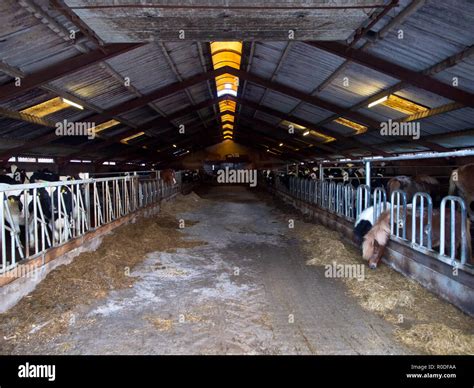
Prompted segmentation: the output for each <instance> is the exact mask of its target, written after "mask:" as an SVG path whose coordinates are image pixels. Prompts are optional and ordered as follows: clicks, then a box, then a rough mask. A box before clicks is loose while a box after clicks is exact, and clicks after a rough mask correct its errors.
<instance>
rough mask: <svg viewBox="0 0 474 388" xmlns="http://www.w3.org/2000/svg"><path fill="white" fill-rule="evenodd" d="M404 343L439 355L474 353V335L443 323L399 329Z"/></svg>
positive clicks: (398, 336) (397, 332)
mask: <svg viewBox="0 0 474 388" xmlns="http://www.w3.org/2000/svg"><path fill="white" fill-rule="evenodd" d="M395 335H396V337H397V338H398V339H400V340H401V341H402V342H403V343H404V344H406V345H408V346H413V347H415V348H418V349H420V350H423V351H424V352H426V353H429V354H437V355H451V354H457V355H474V335H466V334H464V333H462V332H461V331H460V330H458V329H452V328H450V327H448V326H446V325H444V324H442V323H432V324H426V323H424V324H418V325H414V326H413V327H412V328H411V329H409V330H397V331H396V333H395Z"/></svg>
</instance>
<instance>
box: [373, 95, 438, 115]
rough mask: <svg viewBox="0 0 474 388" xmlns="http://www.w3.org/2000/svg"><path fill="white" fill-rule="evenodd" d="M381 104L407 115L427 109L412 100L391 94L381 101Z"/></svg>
mask: <svg viewBox="0 0 474 388" xmlns="http://www.w3.org/2000/svg"><path fill="white" fill-rule="evenodd" d="M381 104H382V105H385V106H388V107H389V108H392V109H395V110H397V111H399V112H402V113H405V114H407V115H412V114H415V113H422V112H426V111H428V110H429V108H427V107H426V106H423V105H420V104H417V103H415V102H413V101H410V100H407V99H405V98H402V97H399V96H396V95H395V94H391V95H390V96H389V97H388V99H387V100H385V101H383V102H382V103H381Z"/></svg>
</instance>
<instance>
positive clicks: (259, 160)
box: [180, 140, 283, 169]
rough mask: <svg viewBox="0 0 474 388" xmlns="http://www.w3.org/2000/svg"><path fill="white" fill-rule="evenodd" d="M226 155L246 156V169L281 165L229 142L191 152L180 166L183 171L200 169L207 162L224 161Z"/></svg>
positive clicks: (249, 149)
mask: <svg viewBox="0 0 474 388" xmlns="http://www.w3.org/2000/svg"><path fill="white" fill-rule="evenodd" d="M227 155H234V156H237V155H238V156H239V157H243V156H247V157H248V160H249V165H248V168H271V167H274V166H277V165H281V164H283V162H282V161H281V160H279V159H276V158H273V157H271V155H268V153H266V152H260V151H256V150H254V149H251V148H248V147H245V146H243V145H241V144H238V143H235V142H233V141H230V140H226V141H223V142H221V143H219V144H216V145H213V146H211V147H207V148H206V149H204V150H201V151H197V152H193V153H192V154H190V155H188V156H186V157H184V158H183V160H182V161H181V163H180V166H181V167H182V168H184V169H200V168H202V167H203V165H204V163H205V162H206V161H209V160H221V161H225V159H226V156H227Z"/></svg>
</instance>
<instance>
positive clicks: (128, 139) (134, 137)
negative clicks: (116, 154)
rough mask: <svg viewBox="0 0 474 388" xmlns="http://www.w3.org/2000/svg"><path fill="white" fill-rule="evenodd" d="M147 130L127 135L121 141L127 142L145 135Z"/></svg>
mask: <svg viewBox="0 0 474 388" xmlns="http://www.w3.org/2000/svg"><path fill="white" fill-rule="evenodd" d="M144 134H145V132H138V133H136V134H135V135H132V136H129V137H126V138H125V139H122V140H120V142H121V143H123V144H127V143H128V142H129V141H130V140H133V139H136V138H137V137H140V136H143V135H144Z"/></svg>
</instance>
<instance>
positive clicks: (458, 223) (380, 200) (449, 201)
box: [275, 177, 470, 266]
mask: <svg viewBox="0 0 474 388" xmlns="http://www.w3.org/2000/svg"><path fill="white" fill-rule="evenodd" d="M286 182H287V183H286V184H285V181H284V180H282V179H281V178H280V177H277V178H276V181H275V188H276V189H278V190H281V191H283V192H286V193H288V194H289V195H291V196H293V197H295V198H297V199H300V200H302V201H305V202H308V203H311V204H314V205H317V206H319V207H321V208H322V209H324V210H327V211H329V212H332V213H334V214H336V215H337V216H339V217H343V218H345V219H346V220H349V221H355V219H357V218H358V217H359V216H360V214H361V213H362V212H363V211H364V210H365V209H367V208H369V207H371V206H373V207H374V209H373V214H374V218H373V223H374V222H375V221H376V220H377V219H378V218H379V216H380V215H381V214H382V213H383V212H385V211H390V233H391V237H392V238H395V239H396V240H397V241H399V242H402V243H404V244H406V245H409V246H410V247H411V248H412V249H414V250H418V251H421V252H424V253H426V252H430V253H432V254H433V255H434V256H436V257H437V258H438V259H441V260H444V261H446V259H447V260H450V261H451V262H452V263H455V264H456V265H460V266H464V265H470V264H467V261H468V260H469V257H468V256H469V254H470V252H469V249H468V246H469V242H468V241H467V240H468V236H469V233H468V232H469V231H468V218H467V210H466V205H465V203H464V201H463V199H462V198H460V197H456V196H447V197H444V199H443V200H442V202H441V206H440V209H439V210H436V211H435V210H434V209H433V201H432V198H431V197H430V195H429V194H427V193H422V192H419V193H416V194H415V195H414V197H413V200H412V203H411V204H408V203H407V195H406V193H405V192H403V191H401V190H395V191H394V192H392V193H391V196H390V201H388V200H387V193H386V192H385V189H383V188H376V189H375V190H373V191H372V190H371V189H370V187H369V186H368V185H359V186H358V187H357V189H356V188H354V187H353V186H352V185H351V184H350V183H345V184H344V183H342V182H339V183H336V182H335V181H329V180H310V179H304V178H297V177H290V178H289V180H288V181H286ZM306 187H308V188H309V189H308V190H307V191H306V189H305V188H306ZM446 209H449V212H447V211H446ZM409 212H411V220H409V219H408V218H409V216H408V213H409ZM435 212H436V213H435ZM434 214H436V217H438V219H439V229H436V230H435V229H434V226H433V225H434V221H433V218H434ZM408 222H410V225H408ZM410 227H411V228H410ZM409 228H410V229H411V230H410V233H407V231H408V230H409ZM448 233H449V235H447V234H448ZM407 234H409V235H408V236H407ZM435 234H436V235H437V236H439V243H437V245H436V246H435V245H434V239H433V236H434V235H435ZM459 241H460V243H459ZM456 242H458V243H456Z"/></svg>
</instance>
